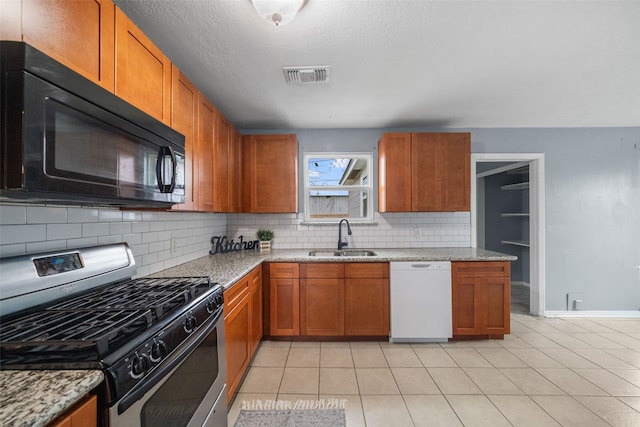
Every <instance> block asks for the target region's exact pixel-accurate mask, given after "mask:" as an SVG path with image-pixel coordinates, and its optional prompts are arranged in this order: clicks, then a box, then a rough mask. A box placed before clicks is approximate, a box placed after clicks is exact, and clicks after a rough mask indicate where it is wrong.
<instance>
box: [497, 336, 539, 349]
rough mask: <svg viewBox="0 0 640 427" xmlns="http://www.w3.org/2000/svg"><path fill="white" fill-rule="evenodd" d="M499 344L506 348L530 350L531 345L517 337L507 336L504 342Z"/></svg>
mask: <svg viewBox="0 0 640 427" xmlns="http://www.w3.org/2000/svg"><path fill="white" fill-rule="evenodd" d="M498 343H499V344H500V345H501V346H502V347H504V348H530V347H532V346H531V344H529V343H528V342H525V341H523V340H521V339H520V338H518V337H517V336H515V335H505V336H504V339H503V340H502V341H498Z"/></svg>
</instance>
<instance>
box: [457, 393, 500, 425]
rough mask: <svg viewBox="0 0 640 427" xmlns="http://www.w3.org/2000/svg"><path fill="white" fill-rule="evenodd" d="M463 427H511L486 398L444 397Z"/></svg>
mask: <svg viewBox="0 0 640 427" xmlns="http://www.w3.org/2000/svg"><path fill="white" fill-rule="evenodd" d="M445 397H446V398H447V400H448V401H449V404H451V407H452V408H453V410H454V411H455V413H456V414H457V415H458V418H460V420H461V421H462V424H464V426H465V427H475V426H477V427H486V426H491V427H500V426H511V424H510V423H509V421H507V419H506V418H505V417H504V415H502V414H501V413H500V411H498V409H497V408H496V407H495V406H494V405H493V403H491V401H490V400H489V399H488V398H487V396H467V395H445Z"/></svg>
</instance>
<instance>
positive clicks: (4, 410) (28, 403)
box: [0, 370, 104, 427]
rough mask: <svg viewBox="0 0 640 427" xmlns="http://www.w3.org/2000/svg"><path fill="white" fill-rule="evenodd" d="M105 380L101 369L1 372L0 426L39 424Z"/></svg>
mask: <svg viewBox="0 0 640 427" xmlns="http://www.w3.org/2000/svg"><path fill="white" fill-rule="evenodd" d="M103 380H104V374H103V373H102V371H97V370H62V371H45V370H42V371H40V370H38V371H12V370H1V371H0V390H1V391H0V425H2V426H4V427H27V426H28V427H40V426H44V425H46V424H48V423H49V422H51V421H53V420H54V419H55V418H56V417H58V416H59V415H61V414H62V413H64V412H65V411H66V410H67V409H69V408H71V407H72V406H73V405H74V404H75V403H77V402H78V401H80V400H81V399H82V398H83V397H84V396H85V395H87V394H88V393H89V392H90V391H91V390H93V389H95V388H96V387H98V386H99V385H100V384H101V383H102V381H103Z"/></svg>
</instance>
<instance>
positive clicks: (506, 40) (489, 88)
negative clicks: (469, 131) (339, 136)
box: [115, 0, 640, 129]
mask: <svg viewBox="0 0 640 427" xmlns="http://www.w3.org/2000/svg"><path fill="white" fill-rule="evenodd" d="M115 3H116V4H117V5H118V6H119V7H120V8H121V9H122V10H123V11H124V12H125V13H126V14H127V15H128V16H129V17H130V18H131V19H132V20H133V21H134V22H135V23H136V24H137V25H138V26H139V27H140V28H141V29H142V30H143V31H144V32H145V33H146V34H147V35H148V36H149V37H150V38H151V40H153V41H154V43H155V44H156V45H158V47H160V48H161V49H162V50H163V51H164V52H165V53H166V54H167V56H168V57H169V58H170V59H171V60H172V61H173V62H174V63H175V64H176V65H177V66H178V67H179V68H180V69H181V70H182V71H183V72H184V73H185V74H186V75H187V76H188V77H189V78H190V79H191V81H192V82H193V83H194V84H196V86H198V88H199V89H200V90H201V91H202V92H203V93H204V94H205V95H206V96H207V97H208V98H209V99H210V100H211V101H212V102H213V103H214V104H215V105H216V106H217V107H218V108H219V109H220V110H221V111H222V112H223V113H224V114H225V115H226V116H227V117H228V118H229V120H231V122H232V123H233V124H234V125H235V126H236V127H238V128H241V129H303V128H388V127H409V126H434V127H593V126H603V127H608V126H640V1H620V2H617V1H585V2H580V1H566V0H565V1H427V0H425V1H411V0H307V4H306V6H305V7H304V8H303V9H302V11H301V12H300V13H299V14H298V16H297V18H296V19H295V20H294V21H293V22H292V23H290V24H288V25H286V26H283V27H274V26H272V25H269V24H268V23H267V22H266V21H263V20H262V19H261V18H260V17H258V16H257V14H256V13H255V11H254V10H253V7H252V5H251V2H250V0H115ZM299 65H329V66H331V80H330V82H329V83H326V84H317V85H288V84H286V83H285V80H284V77H283V72H282V67H283V66H299Z"/></svg>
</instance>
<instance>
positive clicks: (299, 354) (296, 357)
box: [287, 347, 320, 368]
mask: <svg viewBox="0 0 640 427" xmlns="http://www.w3.org/2000/svg"><path fill="white" fill-rule="evenodd" d="M287 367H288V368H289V367H291V368H319V367H320V347H311V348H307V347H291V349H290V350H289V357H288V358H287Z"/></svg>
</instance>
